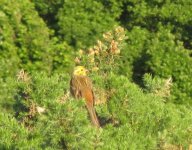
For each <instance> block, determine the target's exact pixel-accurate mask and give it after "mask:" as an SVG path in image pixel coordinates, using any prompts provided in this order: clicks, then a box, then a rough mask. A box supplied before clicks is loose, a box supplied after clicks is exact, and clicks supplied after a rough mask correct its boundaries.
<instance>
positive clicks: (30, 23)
mask: <svg viewBox="0 0 192 150" xmlns="http://www.w3.org/2000/svg"><path fill="white" fill-rule="evenodd" d="M0 7H1V11H2V12H3V13H4V17H7V19H8V20H7V23H8V24H9V26H11V30H12V35H11V37H12V42H13V43H10V44H12V45H13V46H14V47H16V48H17V49H16V50H17V51H16V54H17V55H18V56H19V58H20V61H21V62H22V64H23V67H25V68H28V69H36V68H41V69H43V70H49V69H50V68H49V66H50V64H49V63H50V60H49V50H50V49H49V43H50V40H49V30H48V28H46V26H45V23H44V22H43V21H42V19H41V18H39V17H38V14H37V12H36V11H35V10H34V6H33V4H32V3H31V2H29V1H25V2H22V1H1V5H0ZM3 13H2V14H3ZM3 32H5V34H6V32H9V30H8V31H7V30H6V29H5V30H3ZM7 42H8V41H7ZM14 55H15V54H14V53H13V54H12V57H15V56H14ZM42 66H44V67H42Z"/></svg>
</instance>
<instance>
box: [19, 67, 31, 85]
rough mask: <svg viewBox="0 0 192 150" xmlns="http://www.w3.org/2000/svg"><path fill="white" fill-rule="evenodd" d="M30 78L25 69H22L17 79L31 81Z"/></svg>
mask: <svg viewBox="0 0 192 150" xmlns="http://www.w3.org/2000/svg"><path fill="white" fill-rule="evenodd" d="M30 79H31V78H30V77H29V75H28V74H27V73H26V72H25V71H24V70H23V69H21V70H20V71H19V72H18V74H17V80H20V81H23V82H28V81H30Z"/></svg>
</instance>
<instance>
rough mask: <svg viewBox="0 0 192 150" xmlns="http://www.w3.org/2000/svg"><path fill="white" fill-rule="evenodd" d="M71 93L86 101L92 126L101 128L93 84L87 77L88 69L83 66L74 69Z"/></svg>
mask: <svg viewBox="0 0 192 150" xmlns="http://www.w3.org/2000/svg"><path fill="white" fill-rule="evenodd" d="M70 91H71V94H72V96H73V97H75V98H78V99H79V98H83V99H85V101H86V107H87V110H88V112H89V115H90V118H91V121H92V124H93V125H95V126H96V127H100V124H99V120H98V118H97V115H96V112H95V108H94V101H95V97H94V93H93V89H92V82H91V80H90V78H89V77H88V76H87V69H85V68H84V67H83V66H77V67H75V68H74V71H73V74H72V78H71V81H70Z"/></svg>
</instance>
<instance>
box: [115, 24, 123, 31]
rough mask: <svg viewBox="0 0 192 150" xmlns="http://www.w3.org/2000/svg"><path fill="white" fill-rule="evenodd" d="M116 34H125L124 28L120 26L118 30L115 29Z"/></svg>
mask: <svg viewBox="0 0 192 150" xmlns="http://www.w3.org/2000/svg"><path fill="white" fill-rule="evenodd" d="M115 32H116V33H120V32H124V28H123V27H120V26H119V27H117V28H116V29H115Z"/></svg>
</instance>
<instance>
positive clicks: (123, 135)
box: [0, 73, 192, 149]
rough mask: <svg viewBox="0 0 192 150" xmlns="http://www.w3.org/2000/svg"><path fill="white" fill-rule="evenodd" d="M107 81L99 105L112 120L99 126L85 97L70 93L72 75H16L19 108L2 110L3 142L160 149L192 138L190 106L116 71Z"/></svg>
mask: <svg viewBox="0 0 192 150" xmlns="http://www.w3.org/2000/svg"><path fill="white" fill-rule="evenodd" d="M26 76H28V78H27V77H26ZM29 77H30V78H29ZM13 80H14V79H13ZM108 81H110V82H109V84H110V86H111V89H115V91H114V92H113V93H111V95H110V98H109V99H108V101H107V103H104V104H102V105H98V106H96V109H97V112H98V116H99V117H100V118H103V119H104V120H108V119H111V120H112V121H111V122H110V123H107V122H104V126H103V128H102V129H96V128H94V127H93V126H92V125H91V122H90V120H89V117H88V113H87V111H86V108H85V103H84V101H81V100H79V101H77V100H75V99H73V98H71V97H69V95H68V94H67V93H68V88H69V77H68V75H61V74H60V75H59V74H55V75H53V76H51V77H48V76H47V75H46V74H44V73H43V74H42V73H40V74H39V73H34V74H31V75H26V73H25V78H20V79H18V80H17V81H15V87H14V89H16V92H15V95H12V99H14V98H15V97H16V101H14V103H13V109H14V110H15V111H16V114H15V115H8V114H4V113H2V112H1V115H0V120H1V123H0V132H1V134H0V143H1V148H4V149H11V148H12V149H17V148H20V149H31V148H34V149H83V148H86V149H124V148H130V149H157V148H160V146H163V145H165V144H167V143H168V144H174V145H177V144H181V145H182V146H184V147H188V144H189V143H190V142H191V141H190V139H191V138H192V137H191V136H192V134H191V131H190V130H191V123H192V119H191V115H192V114H191V110H190V109H188V108H186V107H185V106H181V107H176V105H174V104H171V103H167V104H165V103H164V102H163V99H162V98H161V97H159V96H158V95H155V94H153V93H149V94H146V93H144V92H143V91H142V90H141V89H140V88H139V87H138V86H136V85H135V84H133V83H131V82H130V81H129V80H128V79H127V78H126V77H125V76H118V75H115V74H113V73H111V74H110V75H109V76H108ZM24 93H25V94H24ZM18 104H20V105H18ZM21 106H23V107H21ZM18 108H19V109H18ZM40 108H41V109H40ZM42 109H43V111H41V110H42ZM15 137H17V138H15ZM119 143H121V144H119Z"/></svg>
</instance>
